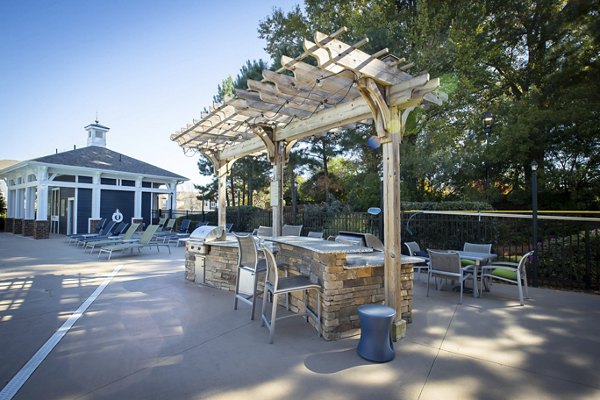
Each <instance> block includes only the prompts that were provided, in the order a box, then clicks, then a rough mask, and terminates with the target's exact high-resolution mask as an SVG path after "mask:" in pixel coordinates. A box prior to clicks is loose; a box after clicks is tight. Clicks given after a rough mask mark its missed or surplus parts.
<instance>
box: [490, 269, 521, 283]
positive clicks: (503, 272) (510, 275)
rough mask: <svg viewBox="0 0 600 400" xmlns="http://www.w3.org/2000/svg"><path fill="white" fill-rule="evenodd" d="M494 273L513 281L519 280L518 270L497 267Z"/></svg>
mask: <svg viewBox="0 0 600 400" xmlns="http://www.w3.org/2000/svg"><path fill="white" fill-rule="evenodd" d="M492 275H494V276H497V277H499V278H504V279H510V280H513V281H516V280H517V271H514V270H513V271H511V270H508V269H501V268H496V269H494V270H493V271H492Z"/></svg>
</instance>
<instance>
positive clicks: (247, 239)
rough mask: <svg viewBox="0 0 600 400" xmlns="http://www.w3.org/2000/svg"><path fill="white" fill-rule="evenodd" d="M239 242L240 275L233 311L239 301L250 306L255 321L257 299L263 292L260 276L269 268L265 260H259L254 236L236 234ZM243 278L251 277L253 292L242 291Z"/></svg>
mask: <svg viewBox="0 0 600 400" xmlns="http://www.w3.org/2000/svg"><path fill="white" fill-rule="evenodd" d="M234 235H235V237H236V238H237V241H238V273H237V278H236V280H235V300H234V302H233V309H234V310H237V307H238V301H243V302H244V303H247V304H250V305H251V306H252V312H251V314H250V319H254V310H255V308H256V297H257V296H258V295H259V294H261V293H262V292H260V291H258V274H260V273H262V272H265V271H266V270H267V266H266V263H265V260H264V259H259V257H258V251H257V249H256V238H255V237H254V236H252V235H247V236H238V235H236V234H235V233H234ZM243 276H246V277H247V276H250V277H251V279H252V289H251V291H250V292H249V293H248V292H244V291H240V281H241V279H243Z"/></svg>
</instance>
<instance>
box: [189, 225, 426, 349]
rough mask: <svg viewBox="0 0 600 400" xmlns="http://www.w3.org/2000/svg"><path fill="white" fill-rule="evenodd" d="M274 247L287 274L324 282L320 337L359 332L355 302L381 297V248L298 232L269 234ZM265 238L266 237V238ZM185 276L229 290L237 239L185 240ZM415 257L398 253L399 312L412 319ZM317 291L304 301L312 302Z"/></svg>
mask: <svg viewBox="0 0 600 400" xmlns="http://www.w3.org/2000/svg"><path fill="white" fill-rule="evenodd" d="M269 241H270V242H272V243H273V244H274V245H275V246H276V247H277V253H276V257H277V263H278V265H279V266H280V267H282V268H285V269H286V270H287V273H288V274H289V275H294V274H304V275H307V276H310V279H311V280H312V281H313V282H318V283H319V284H321V286H322V287H323V290H322V293H321V301H322V305H321V306H322V309H321V310H322V311H321V319H322V320H321V323H322V331H323V332H322V333H323V338H324V339H326V340H336V339H341V338H345V337H349V336H354V335H356V334H359V333H360V323H359V320H358V306H359V305H361V304H370V303H382V302H383V301H384V299H385V294H384V286H383V279H384V273H383V253H381V252H377V251H373V250H372V249H371V248H368V247H362V246H355V245H350V244H344V243H337V242H333V241H328V240H323V239H315V238H307V237H303V236H281V237H276V238H270V239H269ZM267 243H268V242H267ZM186 246H187V247H186V279H188V280H190V281H194V282H196V283H202V284H205V285H208V286H212V287H217V288H220V289H224V290H229V291H234V289H235V279H236V274H237V241H236V240H235V238H234V237H229V236H228V238H227V240H225V241H214V242H207V243H205V244H203V245H197V244H194V243H193V242H188V243H187V244H186ZM201 253H204V254H201ZM421 261H422V260H421V259H419V258H414V257H408V256H402V266H401V286H402V287H401V297H402V309H401V314H402V315H401V318H402V319H404V320H405V321H406V322H411V309H412V298H413V264H415V263H417V262H421ZM315 301H316V296H314V295H311V296H310V298H309V302H310V305H311V307H312V306H314V305H315V304H314V302H315ZM299 303H300V298H295V297H292V298H291V299H290V309H291V310H292V311H297V307H298V304H299Z"/></svg>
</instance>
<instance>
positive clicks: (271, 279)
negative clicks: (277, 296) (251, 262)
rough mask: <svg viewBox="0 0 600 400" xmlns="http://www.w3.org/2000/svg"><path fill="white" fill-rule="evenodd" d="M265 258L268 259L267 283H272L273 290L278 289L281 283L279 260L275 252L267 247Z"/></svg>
mask: <svg viewBox="0 0 600 400" xmlns="http://www.w3.org/2000/svg"><path fill="white" fill-rule="evenodd" d="M264 252H265V259H266V261H267V276H266V277H265V285H271V287H272V288H273V291H277V286H278V285H279V272H278V271H277V261H276V260H275V256H274V255H273V252H272V251H271V250H269V249H268V248H266V247H265V249H264Z"/></svg>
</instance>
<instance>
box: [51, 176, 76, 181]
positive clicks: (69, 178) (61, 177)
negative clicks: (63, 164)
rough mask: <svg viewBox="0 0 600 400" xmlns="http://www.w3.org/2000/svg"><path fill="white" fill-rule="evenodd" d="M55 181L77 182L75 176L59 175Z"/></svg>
mask: <svg viewBox="0 0 600 400" xmlns="http://www.w3.org/2000/svg"><path fill="white" fill-rule="evenodd" d="M54 180H55V181H58V182H75V176H74V175H59V176H57V177H56V178H54Z"/></svg>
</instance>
